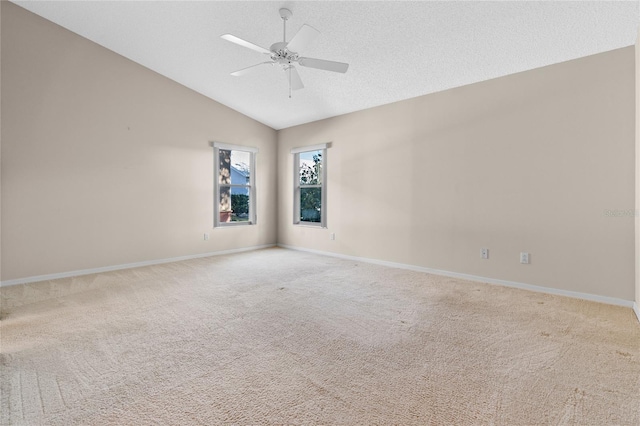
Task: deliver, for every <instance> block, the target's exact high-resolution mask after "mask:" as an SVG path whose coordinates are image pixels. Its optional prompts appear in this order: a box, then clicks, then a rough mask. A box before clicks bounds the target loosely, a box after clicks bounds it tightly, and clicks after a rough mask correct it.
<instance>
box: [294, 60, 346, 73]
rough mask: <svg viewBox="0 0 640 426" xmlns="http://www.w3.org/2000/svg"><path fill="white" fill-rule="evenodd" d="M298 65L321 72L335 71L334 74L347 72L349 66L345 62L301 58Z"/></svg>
mask: <svg viewBox="0 0 640 426" xmlns="http://www.w3.org/2000/svg"><path fill="white" fill-rule="evenodd" d="M298 63H299V64H300V65H302V66H303V67H309V68H317V69H319V70H325V71H333V72H342V73H345V72H347V69H349V64H345V63H343V62H334V61H325V60H324V59H314V58H300V59H298Z"/></svg>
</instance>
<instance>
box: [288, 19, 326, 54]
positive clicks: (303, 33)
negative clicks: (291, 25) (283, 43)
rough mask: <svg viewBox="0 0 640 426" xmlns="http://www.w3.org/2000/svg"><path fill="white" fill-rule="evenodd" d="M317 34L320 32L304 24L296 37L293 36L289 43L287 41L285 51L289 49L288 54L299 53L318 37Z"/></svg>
mask: <svg viewBox="0 0 640 426" xmlns="http://www.w3.org/2000/svg"><path fill="white" fill-rule="evenodd" d="M318 34H320V31H318V30H316V29H315V28H313V27H312V26H309V25H307V24H304V25H303V26H302V27H301V28H300V29H299V30H298V32H297V33H296V35H294V36H293V38H292V39H291V41H289V43H288V44H287V49H289V51H290V52H296V53H299V52H300V51H302V50H303V49H304V48H305V47H307V46H308V45H309V44H310V43H311V42H312V41H313V40H315V38H316V37H318Z"/></svg>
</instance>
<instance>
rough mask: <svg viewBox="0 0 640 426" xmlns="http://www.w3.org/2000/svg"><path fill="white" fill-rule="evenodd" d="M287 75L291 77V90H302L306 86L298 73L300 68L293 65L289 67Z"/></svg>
mask: <svg viewBox="0 0 640 426" xmlns="http://www.w3.org/2000/svg"><path fill="white" fill-rule="evenodd" d="M288 71H289V72H288V73H287V77H289V78H290V80H289V81H290V82H291V90H300V89H303V88H304V84H302V79H301V78H300V74H298V70H297V69H296V68H295V67H293V66H291V67H289V68H288Z"/></svg>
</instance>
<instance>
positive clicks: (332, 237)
mask: <svg viewBox="0 0 640 426" xmlns="http://www.w3.org/2000/svg"><path fill="white" fill-rule="evenodd" d="M329 239H330V240H331V241H333V240H335V239H336V234H335V232H332V233H330V234H329Z"/></svg>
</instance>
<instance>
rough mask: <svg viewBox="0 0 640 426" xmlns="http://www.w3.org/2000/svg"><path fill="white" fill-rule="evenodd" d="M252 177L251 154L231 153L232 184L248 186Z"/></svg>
mask: <svg viewBox="0 0 640 426" xmlns="http://www.w3.org/2000/svg"><path fill="white" fill-rule="evenodd" d="M250 177H251V153H250V152H247V151H231V183H233V184H238V185H246V184H248V183H249V179H250Z"/></svg>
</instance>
